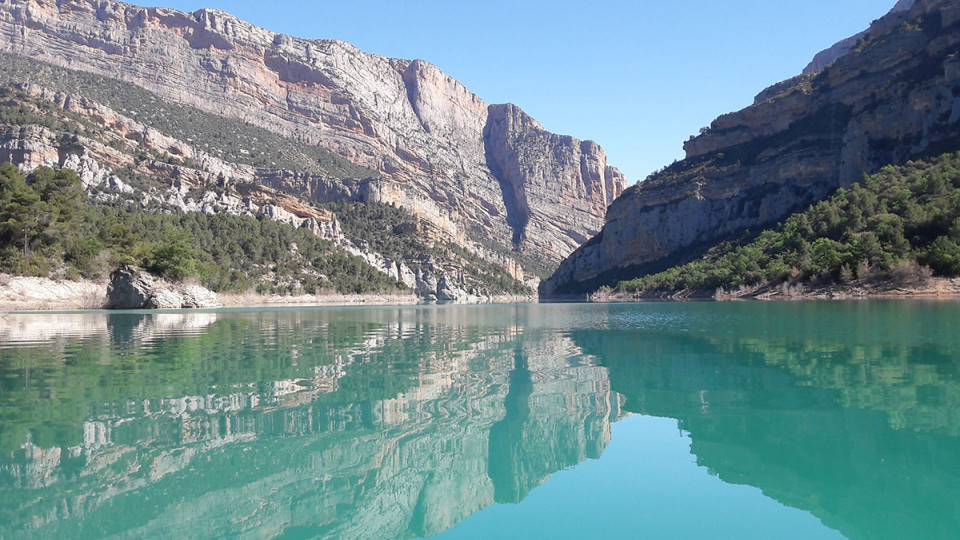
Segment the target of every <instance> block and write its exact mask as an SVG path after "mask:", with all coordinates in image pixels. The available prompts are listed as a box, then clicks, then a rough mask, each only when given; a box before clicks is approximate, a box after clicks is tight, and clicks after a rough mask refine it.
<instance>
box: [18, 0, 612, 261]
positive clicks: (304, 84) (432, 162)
mask: <svg viewBox="0 0 960 540" xmlns="http://www.w3.org/2000/svg"><path fill="white" fill-rule="evenodd" d="M0 52H7V53H12V54H14V55H18V56H21V57H26V58H31V59H34V60H38V61H42V62H46V63H49V64H53V65H56V66H61V67H69V68H71V69H74V70H80V71H85V72H89V73H95V74H98V75H102V76H106V77H110V78H113V79H117V80H120V81H125V82H127V83H132V84H134V85H137V86H139V87H141V88H144V89H146V90H149V91H150V92H153V93H155V94H156V95H157V96H158V97H159V98H160V99H161V100H167V101H172V102H176V103H181V104H186V105H190V106H192V107H196V108H197V109H200V110H202V111H206V112H208V113H213V114H215V115H219V116H222V117H228V118H233V119H239V120H242V121H243V122H246V123H248V124H250V125H253V126H257V127H258V128H262V129H265V130H268V131H270V132H272V133H275V134H279V135H281V136H283V137H287V138H291V139H295V140H297V141H299V142H301V143H307V144H309V145H315V146H319V147H321V148H324V149H326V150H329V151H332V152H334V153H335V154H337V155H339V156H341V157H343V158H346V159H347V160H349V161H350V162H352V163H354V164H356V165H360V166H363V167H366V168H369V169H371V170H373V171H375V173H376V174H377V175H379V176H380V177H382V180H381V181H379V182H377V183H373V184H367V185H368V186H373V187H376V188H377V189H375V190H367V191H364V192H361V193H359V194H354V195H352V196H355V197H358V198H361V199H364V200H374V201H377V202H385V203H392V204H399V205H401V206H404V207H407V208H409V209H410V210H411V211H412V212H414V213H415V214H417V215H418V216H419V217H421V218H423V219H425V220H429V221H431V222H433V223H435V224H436V225H437V226H438V227H440V228H441V229H442V230H444V231H445V232H446V233H447V234H448V235H449V237H450V238H451V239H454V240H458V241H461V242H465V243H468V244H469V243H472V242H474V241H477V240H479V239H484V240H485V242H487V243H489V242H492V243H493V244H494V246H493V247H495V248H496V249H495V251H498V252H500V253H510V252H515V253H516V257H517V258H518V259H520V260H521V263H522V264H524V265H526V266H527V268H528V269H533V270H535V271H539V272H543V271H544V269H546V268H551V267H552V266H554V265H555V264H556V263H557V262H558V261H559V260H560V258H561V257H562V256H564V255H566V254H567V253H569V252H570V251H572V250H573V249H574V248H575V247H576V246H578V245H579V244H580V243H581V242H582V240H583V239H585V238H588V237H590V236H591V235H593V234H594V233H596V232H597V231H598V230H599V229H600V227H601V225H602V222H603V221H602V220H603V216H604V214H605V210H606V207H607V205H608V204H609V203H610V202H611V201H612V200H613V199H614V198H615V197H616V196H617V195H619V193H620V192H621V191H622V190H623V189H624V187H625V182H624V179H623V177H622V175H620V173H619V172H618V171H616V170H615V169H613V168H611V167H609V166H608V164H607V162H606V158H605V156H604V154H603V151H602V150H601V149H600V147H599V146H597V145H595V144H593V143H584V142H581V141H578V140H576V139H573V138H571V137H560V136H556V135H553V134H550V133H547V132H546V131H544V130H543V129H542V128H541V127H540V126H539V125H538V124H536V122H534V121H533V120H532V119H530V118H529V117H526V116H525V115H523V114H522V112H520V111H519V109H517V108H516V107H513V106H492V107H491V106H489V105H487V104H486V103H484V102H483V101H482V100H481V99H480V98H479V97H477V96H476V95H474V94H472V93H471V92H470V91H469V90H468V89H466V88H465V87H464V86H463V85H462V84H460V83H459V82H457V81H456V80H454V79H453V78H451V77H450V76H448V75H446V74H445V73H443V72H442V71H440V70H439V69H437V68H436V67H435V66H432V65H431V64H429V63H427V62H423V61H420V60H417V61H407V60H398V59H389V58H384V57H382V56H378V55H373V54H367V53H364V52H362V51H360V50H358V49H357V48H355V47H353V46H352V45H350V44H347V43H344V42H341V41H333V40H323V41H311V40H302V39H297V38H292V37H289V36H285V35H280V34H276V33H274V32H270V31H267V30H264V29H262V28H257V27H255V26H253V25H251V24H248V23H246V22H244V21H241V20H239V19H237V18H235V17H233V16H231V15H229V14H226V13H223V12H220V11H214V10H200V11H197V12H196V13H193V14H187V13H182V12H179V11H175V10H170V9H162V8H140V7H134V6H130V5H127V4H123V3H120V2H110V1H93V0H59V1H52V0H0ZM514 120H516V121H514ZM248 150H250V151H255V150H256V149H255V148H249V149H248ZM277 157H279V156H273V155H271V156H264V157H263V159H264V160H265V164H266V165H268V166H269V164H270V160H275V159H276V158H277ZM326 176H330V175H326ZM340 178H342V175H341V176H340ZM359 179H362V178H359ZM335 191H336V190H333V191H331V190H329V189H328V190H326V191H321V193H322V194H323V196H330V194H331V193H334V192H335ZM312 193H314V192H305V194H312ZM561 207H562V208H564V211H560V208H561ZM570 208H573V209H574V212H568V211H567V210H568V209H570ZM488 247H491V246H488Z"/></svg>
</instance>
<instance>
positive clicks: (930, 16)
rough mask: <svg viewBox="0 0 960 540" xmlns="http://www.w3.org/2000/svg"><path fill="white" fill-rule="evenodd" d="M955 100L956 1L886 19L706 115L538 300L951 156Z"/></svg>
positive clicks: (959, 62)
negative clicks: (869, 177)
mask: <svg viewBox="0 0 960 540" xmlns="http://www.w3.org/2000/svg"><path fill="white" fill-rule="evenodd" d="M908 4H909V3H903V2H901V3H900V4H898V7H899V8H905V7H906V6H907V5H908ZM958 96H960V2H958V1H956V0H918V1H917V2H916V3H914V4H913V5H912V6H910V7H909V9H899V10H898V9H895V10H893V11H891V12H890V13H889V14H887V15H886V16H884V17H883V18H881V19H879V20H877V21H875V22H874V23H873V24H872V25H871V26H870V29H869V30H868V31H867V32H866V33H865V34H864V35H863V36H862V37H860V38H858V39H857V41H856V43H855V45H854V46H853V48H852V49H850V50H849V51H848V52H846V53H845V54H842V55H839V56H837V57H836V58H835V59H834V60H833V61H832V62H830V64H829V65H828V66H826V67H824V69H823V70H822V71H818V72H815V73H807V74H803V75H800V76H797V77H794V78H793V79H790V80H787V81H784V82H782V83H779V84H777V85H774V86H772V87H770V88H768V89H766V90H764V91H763V92H761V93H760V94H759V95H758V96H757V98H756V100H755V102H754V104H753V105H751V106H749V107H747V108H745V109H743V110H741V111H738V112H735V113H731V114H727V115H723V116H721V117H719V118H717V119H716V120H714V121H713V123H712V124H711V125H710V127H709V128H707V129H706V130H704V132H703V133H702V134H700V135H699V136H697V137H692V138H691V139H690V140H688V141H687V142H686V144H685V145H684V149H685V150H686V154H687V157H686V159H684V160H682V161H680V162H677V163H674V164H673V165H670V166H669V167H666V168H665V169H663V170H662V171H660V172H658V173H655V174H653V175H651V176H650V178H648V179H647V180H646V181H644V182H641V183H640V184H639V185H637V186H636V187H632V188H630V189H628V190H626V192H624V194H623V195H622V196H621V197H620V198H619V199H617V200H616V201H615V202H614V204H613V205H611V207H610V210H609V212H608V214H607V222H606V225H605V226H604V229H603V231H601V232H600V234H598V235H597V236H595V237H594V238H593V239H592V240H590V241H589V242H588V243H586V244H585V245H584V246H582V247H581V248H579V249H578V250H577V251H576V252H574V253H573V254H572V255H571V256H570V257H569V258H568V259H567V260H565V261H564V262H563V263H562V264H561V266H560V268H559V269H558V270H557V271H556V272H555V273H554V275H553V276H552V277H551V278H550V279H549V280H547V281H545V282H544V283H543V284H541V288H540V292H541V295H545V296H554V295H562V294H567V293H571V294H572V293H583V292H588V291H591V290H595V289H596V288H598V287H599V286H601V285H608V284H614V283H616V282H618V281H621V280H626V279H632V278H635V277H637V276H641V275H644V274H647V273H651V272H656V271H660V270H663V269H665V268H667V267H670V266H673V265H674V264H677V263H679V262H684V261H686V260H690V259H692V258H695V257H696V256H698V255H699V254H701V253H702V252H703V251H704V250H705V249H706V248H708V247H709V246H710V245H712V244H713V243H716V242H718V241H720V240H723V239H726V238H730V237H731V236H733V235H736V234H739V233H741V232H743V231H745V230H746V229H754V230H757V229H759V228H762V227H763V226H765V225H769V224H772V223H775V222H776V221H778V220H780V219H782V218H784V217H786V216H787V215H789V214H791V213H793V212H796V211H798V210H800V209H803V208H805V207H807V206H808V205H809V204H810V203H812V202H815V201H819V200H822V199H824V198H825V197H826V196H827V195H829V194H830V193H832V192H833V191H834V190H836V189H837V188H838V187H841V186H848V185H850V184H852V183H854V182H856V181H858V180H860V179H861V177H862V176H863V175H864V174H866V173H872V172H876V171H877V170H879V169H880V168H881V167H883V166H885V165H888V164H902V163H904V162H906V161H907V160H909V159H913V158H917V157H924V156H930V155H937V154H941V153H944V152H951V151H955V150H957V149H960V135H958V133H960V100H958Z"/></svg>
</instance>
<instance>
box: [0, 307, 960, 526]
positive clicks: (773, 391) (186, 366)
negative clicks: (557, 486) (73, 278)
mask: <svg viewBox="0 0 960 540" xmlns="http://www.w3.org/2000/svg"><path fill="white" fill-rule="evenodd" d="M32 317H39V318H32ZM957 328H960V305H957V304H955V303H942V304H941V303H918V304H913V303H909V302H893V303H883V302H879V303H873V302H870V303H859V304H858V303H796V304H761V303H751V304H644V305H610V306H604V305H568V306H557V305H549V306H473V307H456V306H447V307H418V308H402V309H347V310H303V311H293V310H291V311H261V312H221V313H214V314H209V313H208V314H204V313H198V314H193V315H176V314H151V315H121V314H113V315H103V314H91V315H60V316H47V315H43V316H19V315H10V316H7V317H5V318H0V537H3V538H20V537H50V538H56V537H70V538H78V537H79V538H100V537H110V536H113V537H117V538H134V537H136V538H140V537H157V536H164V537H218V536H224V537H235V536H241V537H257V538H259V537H272V536H275V535H281V534H287V535H290V536H295V537H333V538H408V537H412V536H430V535H434V534H439V533H442V532H444V531H445V530H447V529H449V528H450V527H452V526H453V525H455V524H457V523H458V522H460V521H461V520H463V519H465V518H466V517H467V516H470V515H471V514H474V513H477V512H478V511H479V510H481V509H483V508H485V507H488V506H490V505H492V504H493V503H495V502H503V503H516V502H520V501H523V500H524V499H525V498H526V497H527V496H528V495H529V494H530V493H531V491H533V490H534V488H536V487H537V486H538V485H540V484H541V483H543V482H544V481H545V480H546V479H547V478H548V477H549V476H550V475H551V474H552V473H554V472H556V471H560V470H562V469H565V468H569V467H571V466H574V465H576V464H578V463H580V462H582V461H584V460H586V459H589V458H596V457H600V456H601V454H602V452H603V451H604V449H605V448H606V446H607V444H608V442H609V441H610V433H611V424H612V423H613V422H615V421H616V420H617V419H619V418H620V417H621V416H622V415H624V414H627V411H629V412H636V413H641V414H648V415H654V416H662V417H668V418H675V419H678V421H679V425H680V427H681V428H682V429H683V430H685V431H686V432H688V433H689V436H690V439H691V441H692V442H691V448H690V451H691V452H692V453H693V454H694V455H695V456H696V460H697V463H698V464H699V465H701V466H702V467H705V468H706V469H707V470H708V471H709V472H710V473H711V474H714V475H717V476H719V478H720V479H722V480H724V481H725V482H727V483H734V484H748V485H752V486H756V487H758V488H760V489H761V490H762V491H763V492H764V494H766V495H767V496H768V497H771V498H774V499H776V500H778V501H780V502H782V503H784V504H787V505H789V506H793V507H796V508H800V509H803V510H806V511H808V512H810V513H812V514H813V515H814V516H816V517H817V518H819V519H820V520H822V521H823V522H824V523H825V524H826V525H827V526H829V527H831V528H834V529H836V530H839V531H840V532H841V533H843V534H844V535H846V536H848V537H850V538H952V537H953V536H954V535H955V532H956V531H957V530H960V488H958V486H960V459H958V458H957V456H960V358H958V353H957V351H960V335H958V334H957V333H956V329H957ZM638 425H639V424H638ZM684 457H685V456H684ZM647 487H649V486H645V485H643V483H642V482H638V483H637V485H635V486H630V489H636V490H644V489H645V488H647ZM686 489H696V486H693V487H686ZM604 496H609V497H611V500H614V499H618V500H630V493H622V492H617V493H610V494H605V495H604ZM487 514H489V513H486V514H484V515H487ZM501 515H502V514H501ZM477 517H480V516H477ZM629 519H630V516H624V528H623V530H625V531H629V530H631V523H630V522H629ZM663 519H665V520H669V519H671V518H670V516H664V517H663ZM743 519H749V516H744V517H743ZM772 535H773V536H776V534H772Z"/></svg>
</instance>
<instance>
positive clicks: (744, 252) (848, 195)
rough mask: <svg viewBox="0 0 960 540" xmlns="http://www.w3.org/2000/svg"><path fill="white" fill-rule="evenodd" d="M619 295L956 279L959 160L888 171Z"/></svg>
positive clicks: (626, 286) (949, 157)
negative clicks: (750, 287)
mask: <svg viewBox="0 0 960 540" xmlns="http://www.w3.org/2000/svg"><path fill="white" fill-rule="evenodd" d="M746 237H747V238H748V239H747V240H744V241H740V242H738V241H728V242H724V243H721V244H719V245H718V246H715V247H714V248H713V249H711V250H710V251H709V252H708V253H707V254H706V255H705V256H704V257H703V258H702V259H700V260H696V261H693V262H690V263H687V264H683V265H679V266H675V267H673V268H670V269H668V270H666V271H664V272H660V273H657V274H650V275H646V276H641V277H638V278H636V279H633V280H629V281H623V282H620V283H619V284H618V285H617V288H618V289H620V290H623V291H631V292H640V291H680V290H693V291H711V290H715V289H717V288H720V287H723V288H732V287H740V286H756V285H760V286H763V285H776V284H779V283H784V282H797V283H814V282H819V283H831V282H839V283H847V282H851V281H854V280H865V279H866V280H898V279H906V280H909V279H910V278H912V277H923V276H928V275H930V274H933V275H938V276H958V275H960V153H950V154H945V155H942V156H939V157H936V158H931V159H926V160H919V161H911V162H908V163H907V164H905V165H903V166H897V167H894V166H887V167H884V168H883V169H882V170H881V171H880V172H879V173H877V174H874V175H871V176H867V177H865V178H864V179H863V180H862V181H861V182H859V183H855V184H853V185H852V186H850V187H849V188H846V189H845V188H841V189H838V190H837V191H836V192H835V193H834V194H833V195H832V196H831V197H830V198H829V199H828V200H825V201H822V202H819V203H817V204H814V205H812V206H810V207H809V208H808V209H807V210H806V211H804V212H800V213H797V214H793V215H792V216H790V217H789V218H787V219H786V220H784V221H783V222H781V223H780V224H778V225H777V226H776V227H774V228H772V229H768V230H765V231H763V232H761V233H760V234H759V235H756V236H752V235H749V234H748V235H746Z"/></svg>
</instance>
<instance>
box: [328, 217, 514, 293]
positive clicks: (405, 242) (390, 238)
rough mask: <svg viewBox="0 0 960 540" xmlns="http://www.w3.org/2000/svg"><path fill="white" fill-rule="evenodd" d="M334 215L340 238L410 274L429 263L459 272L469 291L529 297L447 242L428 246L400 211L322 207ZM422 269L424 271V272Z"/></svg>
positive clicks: (496, 268)
mask: <svg viewBox="0 0 960 540" xmlns="http://www.w3.org/2000/svg"><path fill="white" fill-rule="evenodd" d="M324 206H325V207H326V208H327V209H329V210H331V211H332V212H333V213H335V214H336V215H337V220H338V221H339V222H340V226H341V227H342V229H343V233H344V235H345V236H346V237H347V238H349V239H350V240H351V241H353V242H355V243H357V244H359V245H363V244H366V245H367V246H369V247H370V249H371V250H372V251H375V252H377V253H380V254H381V255H383V256H384V257H386V258H388V259H391V260H394V261H403V262H404V263H406V265H407V266H409V267H410V268H411V269H413V270H417V269H418V268H424V265H425V264H426V262H427V261H428V260H429V259H431V258H432V259H433V260H434V261H435V262H437V263H438V264H439V265H440V266H451V267H456V268H458V269H461V270H463V273H464V278H465V279H466V280H467V283H468V285H469V286H471V287H479V288H481V289H484V290H486V291H488V292H490V293H493V294H518V295H529V294H533V290H532V289H530V288H529V287H527V286H526V285H524V284H523V283H521V282H519V281H517V280H516V279H514V278H513V277H512V276H511V275H510V274H508V273H507V271H506V270H504V269H503V268H501V267H499V266H497V265H496V264H493V263H491V262H489V261H486V260H484V259H482V258H480V257H478V256H477V255H475V254H473V253H470V252H469V251H468V250H466V249H464V248H463V247H460V246H457V245H454V244H450V243H447V242H432V241H430V240H428V239H427V238H426V237H425V235H424V234H423V233H424V231H423V225H422V224H420V223H418V220H417V218H416V217H415V216H413V215H412V214H411V213H410V212H408V211H406V210H404V209H403V208H398V207H395V206H391V205H386V204H379V203H360V202H349V201H343V202H336V203H328V204H326V205H324ZM424 269H426V268H424Z"/></svg>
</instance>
